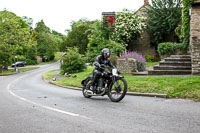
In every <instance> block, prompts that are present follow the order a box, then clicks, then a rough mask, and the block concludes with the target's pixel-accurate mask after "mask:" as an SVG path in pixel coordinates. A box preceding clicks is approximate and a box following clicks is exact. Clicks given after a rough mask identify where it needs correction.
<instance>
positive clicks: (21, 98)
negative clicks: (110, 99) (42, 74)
mask: <svg viewBox="0 0 200 133" xmlns="http://www.w3.org/2000/svg"><path fill="white" fill-rule="evenodd" d="M41 71H43V70H41ZM37 72H38V71H37ZM32 73H35V72H32ZM29 74H30V73H29ZM26 76H28V74H27V75H24V76H22V77H20V78H18V79H15V80H13V81H12V82H10V83H9V84H8V86H7V91H8V92H9V93H10V94H11V95H13V96H14V97H16V98H18V99H20V100H23V101H25V102H27V103H30V104H33V105H36V106H39V107H42V108H45V109H48V110H52V111H55V112H59V113H62V114H66V115H70V116H75V117H81V118H84V119H91V118H88V117H86V116H83V115H80V114H76V113H72V112H67V111H63V110H59V109H56V108H52V107H48V106H45V105H41V104H38V103H35V102H33V101H30V100H28V99H25V98H23V97H21V96H18V95H17V94H15V93H14V92H12V91H11V88H10V86H11V84H12V83H13V82H15V81H17V80H19V79H22V78H24V77H26Z"/></svg>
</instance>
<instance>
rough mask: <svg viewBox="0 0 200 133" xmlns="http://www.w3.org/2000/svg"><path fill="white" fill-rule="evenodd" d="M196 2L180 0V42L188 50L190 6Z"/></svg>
mask: <svg viewBox="0 0 200 133" xmlns="http://www.w3.org/2000/svg"><path fill="white" fill-rule="evenodd" d="M194 1H196V0H182V4H183V9H182V26H181V41H182V43H183V44H184V45H185V48H188V46H189V42H190V14H189V10H190V8H191V4H192V3H193V2H194Z"/></svg>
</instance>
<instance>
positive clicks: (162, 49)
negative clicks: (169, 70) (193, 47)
mask: <svg viewBox="0 0 200 133" xmlns="http://www.w3.org/2000/svg"><path fill="white" fill-rule="evenodd" d="M177 49H179V50H183V49H184V45H183V44H181V43H172V42H165V43H160V44H158V50H157V52H158V54H159V55H160V56H162V55H164V54H173V53H174V52H175V51H176V50H177Z"/></svg>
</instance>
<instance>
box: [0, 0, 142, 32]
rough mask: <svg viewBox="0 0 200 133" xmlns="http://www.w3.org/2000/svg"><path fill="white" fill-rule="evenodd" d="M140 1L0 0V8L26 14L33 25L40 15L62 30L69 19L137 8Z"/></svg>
mask: <svg viewBox="0 0 200 133" xmlns="http://www.w3.org/2000/svg"><path fill="white" fill-rule="evenodd" d="M143 4H144V0H0V11H2V10H3V9H4V8H6V9H7V10H8V11H11V12H14V13H15V14H16V15H17V16H21V17H22V16H27V17H30V18H32V19H33V27H34V26H35V23H37V22H39V21H40V20H42V19H43V20H44V22H45V24H46V25H47V26H48V27H49V28H50V29H51V30H56V31H58V32H60V33H63V34H66V33H65V30H66V29H70V25H71V21H73V20H74V21H78V20H79V19H81V18H87V19H89V20H96V19H99V20H100V19H101V18H102V12H113V11H114V12H118V11H122V9H123V8H127V9H129V10H137V9H139V8H140V7H141V6H142V5H143Z"/></svg>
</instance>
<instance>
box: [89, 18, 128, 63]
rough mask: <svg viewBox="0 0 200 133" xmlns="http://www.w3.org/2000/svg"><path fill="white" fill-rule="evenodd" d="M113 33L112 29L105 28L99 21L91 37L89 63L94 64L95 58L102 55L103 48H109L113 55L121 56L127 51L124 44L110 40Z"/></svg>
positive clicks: (94, 26)
mask: <svg viewBox="0 0 200 133" xmlns="http://www.w3.org/2000/svg"><path fill="white" fill-rule="evenodd" d="M110 33H111V28H109V27H108V28H107V27H105V25H104V23H103V22H101V21H99V20H97V21H96V22H95V23H94V24H93V26H92V28H91V34H90V35H89V43H88V48H87V53H86V56H87V61H88V62H93V61H94V59H95V57H96V56H97V55H99V54H101V50H102V49H103V48H109V49H110V50H111V52H112V54H113V55H116V56H119V54H120V53H122V52H123V51H125V47H123V45H122V44H120V43H117V42H115V41H112V40H111V39H109V40H108V35H110Z"/></svg>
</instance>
